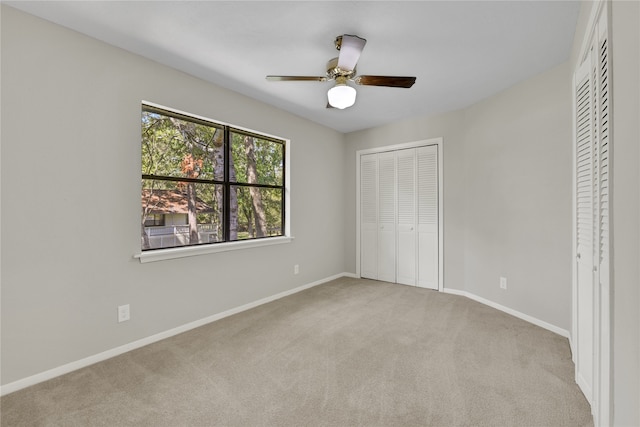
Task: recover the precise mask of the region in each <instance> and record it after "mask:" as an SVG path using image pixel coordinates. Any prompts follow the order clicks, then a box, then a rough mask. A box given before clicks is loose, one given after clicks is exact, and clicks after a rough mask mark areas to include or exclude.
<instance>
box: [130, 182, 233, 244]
mask: <svg viewBox="0 0 640 427" xmlns="http://www.w3.org/2000/svg"><path fill="white" fill-rule="evenodd" d="M222 206H223V186H222V185H218V184H203V183H193V182H176V181H162V180H151V179H143V180H142V221H141V226H142V249H143V250H147V249H158V248H172V247H177V246H190V245H200V244H203V243H215V242H220V241H224V236H223V226H222V224H223V213H222V212H223V209H222ZM160 217H161V219H159V218H160Z"/></svg>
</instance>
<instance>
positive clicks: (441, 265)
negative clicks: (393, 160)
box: [356, 137, 444, 292]
mask: <svg viewBox="0 0 640 427" xmlns="http://www.w3.org/2000/svg"><path fill="white" fill-rule="evenodd" d="M428 145H436V146H437V147H438V290H439V291H441V292H442V291H443V290H444V203H443V202H444V195H443V194H444V193H443V188H444V185H443V184H444V172H443V163H444V162H443V148H442V147H443V138H442V137H438V138H431V139H424V140H420V141H413V142H405V143H401V144H394V145H386V146H383V147H376V148H367V149H364V150H358V151H356V277H361V276H360V157H361V156H362V155H365V154H372V153H384V152H387V151H397V150H403V149H406V148H418V147H425V146H428Z"/></svg>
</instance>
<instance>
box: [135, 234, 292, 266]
mask: <svg viewBox="0 0 640 427" xmlns="http://www.w3.org/2000/svg"><path fill="white" fill-rule="evenodd" d="M292 241H293V237H287V236H283V237H269V238H265V239H255V240H245V241H242V242H227V243H218V244H212V245H201V246H187V247H182V248H170V249H157V250H153V251H147V252H141V253H138V254H135V255H134V256H133V257H134V258H137V259H139V260H140V263H146V262H155V261H163V260H167V259H174V258H185V257H190V256H196V255H205V254H215V253H218V252H228V251H235V250H238V249H248V248H259V247H261V246H272V245H281V244H283V243H291V242H292Z"/></svg>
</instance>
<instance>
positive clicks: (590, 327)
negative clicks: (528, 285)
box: [575, 57, 596, 402]
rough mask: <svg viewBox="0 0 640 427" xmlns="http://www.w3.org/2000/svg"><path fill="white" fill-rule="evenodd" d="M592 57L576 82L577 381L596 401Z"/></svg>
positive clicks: (579, 73)
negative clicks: (594, 373)
mask: <svg viewBox="0 0 640 427" xmlns="http://www.w3.org/2000/svg"><path fill="white" fill-rule="evenodd" d="M591 65H592V63H591V58H590V57H589V58H588V59H587V60H586V61H585V62H584V63H583V65H582V66H581V67H580V68H579V69H578V71H577V72H576V76H575V83H576V90H575V94H576V99H575V111H576V117H575V120H576V141H575V143H576V148H575V152H576V159H575V163H576V177H575V182H576V200H575V203H576V209H575V210H576V245H577V247H576V263H577V266H576V273H577V280H576V282H577V295H576V296H577V307H576V308H577V323H578V324H577V333H578V337H577V338H578V339H577V342H578V343H577V347H578V348H577V350H578V351H577V357H576V373H577V382H578V384H579V385H580V387H581V388H582V391H583V393H584V394H585V396H586V397H587V399H588V400H589V401H590V402H591V401H592V389H593V351H594V343H593V341H594V340H593V338H594V322H593V317H594V316H593V313H594V307H593V305H594V280H593V279H594V265H595V264H594V249H595V248H594V237H595V233H594V227H595V224H594V209H596V206H595V204H594V192H595V191H594V190H595V188H596V187H595V186H596V183H595V182H594V181H595V180H594V144H595V138H594V132H595V120H594V112H595V111H596V110H595V103H594V102H593V99H594V89H593V82H592V78H591V77H592V75H591Z"/></svg>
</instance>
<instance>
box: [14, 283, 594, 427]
mask: <svg viewBox="0 0 640 427" xmlns="http://www.w3.org/2000/svg"><path fill="white" fill-rule="evenodd" d="M573 369H574V367H573V364H572V362H571V356H570V352H569V346H568V342H567V340H566V339H565V338H563V337H561V336H559V335H556V334H554V333H552V332H549V331H546V330H544V329H541V328H538V327H536V326H533V325H531V324H529V323H527V322H524V321H522V320H519V319H517V318H514V317H512V316H509V315H507V314H504V313H502V312H500V311H497V310H494V309H492V308H489V307H487V306H484V305H482V304H479V303H476V302H474V301H472V300H469V299H467V298H464V297H460V296H454V295H448V294H444V293H439V292H435V291H428V290H424V289H418V288H413V287H407V286H402V285H393V284H389V283H383V282H375V281H369V280H358V279H348V278H343V279H339V280H335V281H333V282H329V283H326V284H324V285H320V286H317V287H315V288H311V289H308V290H306V291H303V292H300V293H298V294H295V295H292V296H289V297H286V298H283V299H280V300H278V301H274V302H272V303H269V304H266V305H263V306H260V307H257V308H255V309H253V310H250V311H247V312H244V313H240V314H237V315H235V316H231V317H228V318H226V319H223V320H220V321H218V322H214V323H212V324H209V325H206V326H203V327H200V328H198V329H194V330H192V331H189V332H186V333H184V334H181V335H178V336H176V337H172V338H170V339H167V340H164V341H162V342H159V343H156V344H153V345H149V346H147V347H144V348H141V349H139V350H136V351H132V352H130V353H127V354H124V355H122V356H119V357H115V358H113V359H110V360H107V361H104V362H102V363H99V364H96V365H93V366H90V367H87V368H84V369H81V370H79V371H76V372H73V373H70V374H67V375H65V376H63V377H60V378H56V379H53V380H51V381H48V382H45V383H42V384H38V385H36V386H33V387H30V388H28V389H24V390H21V391H18V392H15V393H12V394H9V395H7V396H4V397H3V398H2V401H1V404H2V426H38V425H59V426H209V425H211V426H586V425H592V419H591V416H590V409H589V406H588V404H587V402H586V400H585V398H584V396H583V395H582V394H581V393H580V391H579V390H578V387H577V386H576V385H575V383H574V381H573Z"/></svg>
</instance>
